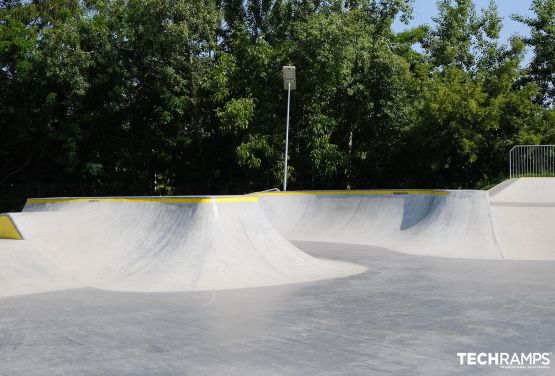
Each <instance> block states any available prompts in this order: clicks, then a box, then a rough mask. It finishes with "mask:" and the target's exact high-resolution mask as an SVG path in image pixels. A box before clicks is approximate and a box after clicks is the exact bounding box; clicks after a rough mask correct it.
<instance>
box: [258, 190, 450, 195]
mask: <svg viewBox="0 0 555 376" xmlns="http://www.w3.org/2000/svg"><path fill="white" fill-rule="evenodd" d="M448 194H449V192H448V191H436V190H431V189H411V190H383V189H376V190H348V191H347V190H346V191H288V192H260V193H256V195H257V196H279V195H448Z"/></svg>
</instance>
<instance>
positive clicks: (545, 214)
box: [259, 178, 555, 260]
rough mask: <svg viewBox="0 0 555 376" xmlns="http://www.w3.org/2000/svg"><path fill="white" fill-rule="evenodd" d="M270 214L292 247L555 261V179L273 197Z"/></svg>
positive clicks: (267, 204) (264, 197)
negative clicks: (312, 244) (297, 243)
mask: <svg viewBox="0 0 555 376" xmlns="http://www.w3.org/2000/svg"><path fill="white" fill-rule="evenodd" d="M259 197H260V201H261V205H262V207H263V209H264V212H265V213H266V215H267V216H268V218H269V219H270V222H271V223H272V224H273V225H274V227H275V228H276V229H278V231H280V232H281V233H282V234H283V235H284V237H286V238H287V239H289V240H301V241H321V242H331V243H347V244H361V245H373V246H380V247H384V248H388V249H390V250H394V251H398V252H402V253H408V254H416V255H425V256H436V257H449V258H464V259H512V260H554V259H555V231H553V225H554V224H555V178H523V179H511V180H508V181H506V182H504V183H502V184H500V185H498V186H497V187H495V188H493V189H491V190H490V191H489V192H488V191H476V190H404V191H392V190H368V191H306V192H268V193H261V194H259Z"/></svg>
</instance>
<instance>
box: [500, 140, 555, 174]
mask: <svg viewBox="0 0 555 376" xmlns="http://www.w3.org/2000/svg"><path fill="white" fill-rule="evenodd" d="M509 177H511V178H519V177H555V145H516V146H514V147H513V148H512V149H511V151H510V152H509Z"/></svg>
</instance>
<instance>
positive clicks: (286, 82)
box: [283, 65, 297, 191]
mask: <svg viewBox="0 0 555 376" xmlns="http://www.w3.org/2000/svg"><path fill="white" fill-rule="evenodd" d="M295 78H296V75H295V67H294V66H291V65H286V66H284V67H283V88H284V89H285V90H287V126H286V128H285V168H284V171H283V190H284V191H286V190H287V159H288V154H289V109H290V107H291V90H295V89H296V87H297V85H296V80H295Z"/></svg>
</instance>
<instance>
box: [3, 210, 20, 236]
mask: <svg viewBox="0 0 555 376" xmlns="http://www.w3.org/2000/svg"><path fill="white" fill-rule="evenodd" d="M0 239H13V240H23V236H21V233H20V232H19V230H18V229H17V227H16V225H15V223H13V221H12V218H11V217H10V216H8V215H5V214H3V215H0Z"/></svg>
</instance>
